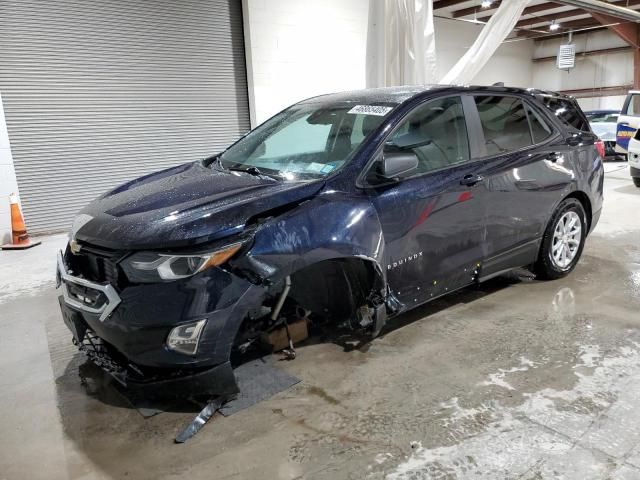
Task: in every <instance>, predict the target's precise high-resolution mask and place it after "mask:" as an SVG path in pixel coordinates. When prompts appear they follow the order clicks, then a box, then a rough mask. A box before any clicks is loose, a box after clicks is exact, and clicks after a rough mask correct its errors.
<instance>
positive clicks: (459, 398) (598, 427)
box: [0, 164, 640, 480]
mask: <svg viewBox="0 0 640 480" xmlns="http://www.w3.org/2000/svg"><path fill="white" fill-rule="evenodd" d="M606 167H607V170H608V173H607V178H606V182H605V189H606V199H605V210H604V213H603V217H602V219H601V222H600V224H599V226H598V228H597V229H596V231H595V232H594V233H593V234H592V235H591V236H590V238H589V239H588V241H587V246H586V248H585V251H584V254H583V258H582V260H581V262H580V264H579V265H578V267H577V268H576V270H575V271H574V272H573V273H572V274H571V275H570V276H569V277H568V278H566V279H562V280H558V281H554V282H539V281H535V280H531V279H530V278H527V277H526V276H524V275H515V274H514V275H510V276H507V277H500V278H497V279H494V280H492V281H490V282H488V283H486V284H483V285H481V286H480V287H476V288H469V289H465V290H463V291H461V292H458V293H455V294H453V295H450V296H449V297H445V298H443V299H440V300H437V301H436V302H434V303H432V304H429V305H427V306H424V307H422V308H419V309H417V310H415V311H413V312H410V313H408V314H406V315H404V316H402V317H400V318H398V319H397V321H396V322H394V324H393V329H392V330H391V331H389V332H387V333H386V334H385V335H384V336H382V337H381V338H378V339H376V340H375V341H373V342H372V343H371V344H370V345H369V346H368V348H365V349H361V350H352V351H345V349H344V348H342V347H340V346H338V345H335V344H331V343H329V344H327V343H316V344H310V345H308V346H305V347H302V348H300V349H299V350H298V358H297V359H296V360H295V361H293V362H288V363H286V364H283V367H284V368H286V369H287V371H289V372H290V373H292V374H293V375H296V376H297V377H299V378H300V379H301V380H302V382H301V383H299V384H298V385H296V386H295V387H293V388H291V389H289V390H287V391H285V392H282V393H280V394H278V395H276V396H275V397H272V398H271V399H270V400H267V401H264V402H262V403H260V404H258V405H256V406H254V407H252V408H250V409H248V410H244V411H241V412H239V413H237V414H234V415H233V416H231V417H228V418H215V419H214V420H213V422H212V423H210V424H209V425H207V426H205V428H204V429H203V430H202V431H201V432H200V433H199V434H198V435H197V436H196V437H195V438H194V439H193V440H191V441H190V442H188V443H186V444H184V445H174V444H173V438H174V436H175V435H176V434H177V433H178V431H180V430H181V428H182V427H183V426H184V425H185V424H186V423H187V422H188V421H189V420H190V419H191V417H192V414H191V413H188V412H180V411H173V412H169V413H162V414H160V415H157V416H154V417H151V418H147V419H145V418H143V417H142V415H141V414H140V413H139V412H138V411H137V410H135V409H133V408H132V407H131V406H130V404H129V403H128V402H127V401H126V400H125V399H124V398H123V397H122V396H120V395H118V394H116V393H113V394H109V392H110V391H112V389H110V388H109V387H104V386H103V385H102V383H101V382H102V381H103V380H101V376H100V375H99V373H98V372H96V371H95V369H93V368H92V366H91V365H89V364H87V363H86V362H85V361H84V359H83V357H82V356H80V355H79V354H77V353H76V352H75V349H74V348H73V347H72V346H71V345H70V335H69V333H68V332H67V331H66V329H65V328H64V327H63V325H62V321H61V318H60V314H59V311H58V307H57V300H56V291H55V290H54V285H53V269H54V264H55V256H54V253H55V251H56V249H58V248H61V247H62V246H63V245H64V243H65V236H63V235H59V236H53V237H47V238H45V239H44V242H43V245H42V246H40V247H36V248H35V249H33V250H30V251H28V252H21V253H16V252H9V253H4V252H2V253H0V325H2V327H3V330H2V334H1V335H0V431H2V433H3V435H2V437H1V438H0V479H24V478H29V479H39V478H46V479H83V480H84V479H96V478H136V479H137V478H154V479H158V478H163V479H165V478H174V477H181V478H189V479H194V480H195V479H244V478H270V479H280V478H281V479H295V478H313V479H362V478H369V479H383V478H388V479H421V478H425V479H427V478H429V479H431V478H434V479H470V478H473V479H479V478H482V479H526V480H533V479H547V478H549V479H551V478H565V479H580V480H583V479H592V478H593V479H637V478H640V413H639V412H638V409H637V408H636V407H637V406H638V404H639V403H640V313H639V312H640V215H638V211H639V210H640V189H637V188H635V187H634V186H633V185H632V183H631V180H630V178H629V175H628V171H627V170H626V166H624V165H623V164H607V165H606ZM81 374H82V378H81Z"/></svg>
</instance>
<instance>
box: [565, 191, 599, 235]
mask: <svg viewBox="0 0 640 480" xmlns="http://www.w3.org/2000/svg"><path fill="white" fill-rule="evenodd" d="M567 198H575V199H576V200H578V201H579V202H580V203H581V204H582V208H584V211H585V213H586V214H587V232H588V231H590V230H591V222H592V218H593V217H592V215H593V211H592V210H591V200H589V197H588V196H587V194H586V193H584V192H580V191H576V192H572V193H571V194H569V195H567V196H566V197H565V198H564V199H565V200H566V199H567Z"/></svg>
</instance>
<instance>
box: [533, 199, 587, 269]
mask: <svg viewBox="0 0 640 480" xmlns="http://www.w3.org/2000/svg"><path fill="white" fill-rule="evenodd" d="M586 237H587V215H586V213H585V211H584V208H583V207H582V204H581V203H580V202H579V201H578V200H576V199H575V198H567V199H566V200H564V201H563V202H562V203H561V204H560V205H559V206H558V208H557V209H556V211H555V212H554V214H553V216H552V217H551V220H550V221H549V225H547V229H546V231H545V232H544V237H543V238H542V245H541V246H540V253H539V254H538V260H537V261H536V263H535V266H534V271H535V273H536V276H537V277H538V278H541V279H545V280H555V279H557V278H562V277H565V276H566V275H568V274H569V273H570V272H571V271H572V270H573V269H574V268H575V266H576V264H577V263H578V260H579V259H580V256H581V255H582V249H583V248H584V241H585V238H586Z"/></svg>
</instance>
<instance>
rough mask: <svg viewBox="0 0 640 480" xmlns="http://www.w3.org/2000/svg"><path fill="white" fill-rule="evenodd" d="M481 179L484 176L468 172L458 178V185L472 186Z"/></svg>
mask: <svg viewBox="0 0 640 480" xmlns="http://www.w3.org/2000/svg"><path fill="white" fill-rule="evenodd" d="M482 180H484V177H483V176H482V175H473V174H469V175H465V176H464V177H462V180H460V185H465V186H467V187H473V186H474V185H475V184H476V183H480V182H481V181H482Z"/></svg>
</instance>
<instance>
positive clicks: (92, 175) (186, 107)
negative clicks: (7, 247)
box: [0, 0, 249, 233]
mask: <svg viewBox="0 0 640 480" xmlns="http://www.w3.org/2000/svg"><path fill="white" fill-rule="evenodd" d="M0 93H1V94H2V99H3V103H4V109H5V117H6V121H7V127H8V131H9V141H10V143H11V152H12V155H13V160H14V164H15V170H16V176H17V179H18V188H19V189H20V197H21V201H22V206H23V211H24V215H25V220H26V223H27V227H28V228H29V231H30V232H31V233H39V232H47V231H56V230H61V229H66V228H68V227H69V226H70V223H71V220H72V218H73V216H74V214H75V213H76V212H77V211H78V210H79V209H80V208H82V207H83V206H84V205H85V204H86V203H88V202H89V201H90V200H92V199H93V198H95V197H96V196H98V195H99V194H101V193H103V192H104V191H106V190H107V189H109V188H112V187H114V186H116V185H118V184H120V183H122V182H124V181H126V180H129V179H132V178H135V177H137V176H140V175H143V174H146V173H149V172H152V171H155V170H158V169H161V168H165V167H169V166H172V165H177V164H180V163H184V162H187V161H192V160H197V159H198V158H202V157H203V156H205V155H209V154H211V153H215V152H216V151H218V150H220V149H221V148H223V147H224V146H226V145H228V144H229V143H230V142H232V141H233V140H235V139H237V138H238V137H239V136H240V135H241V134H243V133H244V132H246V131H247V130H248V129H249V108H248V97H247V81H246V71H245V57H244V42H243V31H242V10H241V2H240V0H179V1H176V0H153V1H131V0H75V1H74V0H56V1H50V0H41V1H38V0H0ZM8 193H10V192H0V194H2V195H6V194H8Z"/></svg>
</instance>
